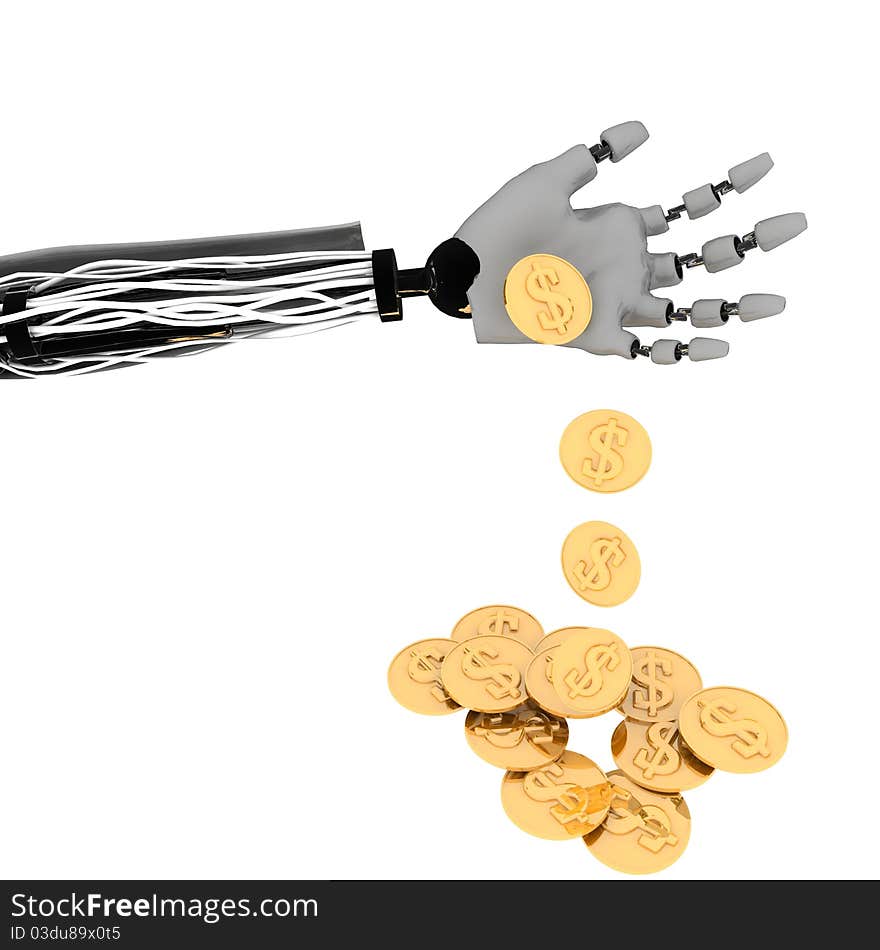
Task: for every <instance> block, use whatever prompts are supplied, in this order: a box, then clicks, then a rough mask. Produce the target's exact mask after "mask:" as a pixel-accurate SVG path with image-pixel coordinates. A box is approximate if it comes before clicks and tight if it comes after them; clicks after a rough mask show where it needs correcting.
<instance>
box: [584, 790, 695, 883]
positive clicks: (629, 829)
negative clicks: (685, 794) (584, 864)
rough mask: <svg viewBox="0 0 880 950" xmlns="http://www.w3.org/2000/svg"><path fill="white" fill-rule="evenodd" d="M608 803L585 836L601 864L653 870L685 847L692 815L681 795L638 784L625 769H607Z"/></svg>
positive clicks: (631, 870)
mask: <svg viewBox="0 0 880 950" xmlns="http://www.w3.org/2000/svg"><path fill="white" fill-rule="evenodd" d="M608 778H609V780H610V781H611V783H612V784H611V808H610V810H609V812H608V817H607V818H606V819H605V821H604V822H603V823H602V826H601V827H600V828H599V829H597V830H596V831H594V832H592V833H591V834H588V835H585V836H584V842H585V843H586V845H587V847H588V848H589V849H590V851H592V853H593V854H594V855H595V857H597V858H598V859H599V860H600V861H601V862H602V863H603V864H607V865H608V867H610V868H614V870H615V871H624V872H625V873H627V874H653V873H654V872H655V871H662V870H663V868H668V867H669V865H670V864H673V863H674V862H675V861H677V860H678V859H679V858H680V857H681V855H682V853H683V852H684V849H685V848H686V847H687V843H688V838H689V837H690V833H691V815H690V812H689V811H688V807H687V805H686V804H685V801H684V799H683V798H682V797H681V796H680V795H661V794H659V793H657V792H650V791H648V790H647V789H644V788H640V787H639V786H638V785H636V784H635V782H633V781H632V779H629V778H627V777H626V776H625V775H624V774H623V772H618V771H614V772H609V773H608Z"/></svg>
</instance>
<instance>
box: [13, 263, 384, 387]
mask: <svg viewBox="0 0 880 950" xmlns="http://www.w3.org/2000/svg"><path fill="white" fill-rule="evenodd" d="M25 287H26V288H28V296H27V301H26V306H25V307H24V309H23V310H21V312H15V313H7V312H6V308H4V313H3V315H2V316H0V375H15V376H23V377H34V376H42V375H46V374H71V375H72V374H81V373H91V372H96V371H99V370H105V369H111V368H114V367H118V366H124V365H131V364H133V363H141V362H144V361H146V360H150V359H155V358H158V357H164V356H179V355H187V354H190V353H193V352H200V351H201V350H203V349H205V348H207V347H212V346H218V345H221V344H223V343H230V342H237V341H239V340H243V339H248V338H253V337H265V336H269V335H272V336H299V335H302V334H306V333H315V332H317V331H319V330H327V329H330V328H331V327H336V326H343V325H345V324H348V323H352V322H354V321H356V320H360V319H362V318H363V317H370V316H378V311H377V306H376V294H375V290H374V286H373V272H372V266H371V262H370V255H369V253H367V252H363V251H305V252H299V253H287V254H270V255H255V256H224V257H199V258H191V259H185V260H175V261H145V260H103V261H94V262H91V263H88V264H84V265H82V266H80V267H76V268H73V269H71V270H68V271H65V272H64V273H51V272H29V273H16V274H10V275H8V276H6V277H2V278H0V294H4V295H5V294H6V293H8V292H9V291H12V290H21V289H22V288H25ZM22 321H25V322H26V326H27V330H28V333H29V335H30V341H31V344H32V348H33V350H34V354H35V355H33V356H31V357H27V358H23V357H21V356H16V354H15V348H14V347H13V346H11V344H10V339H9V338H8V337H7V328H10V325H11V324H20V323H22ZM11 335H12V334H11V333H10V334H9V336H11ZM4 370H5V371H6V372H5V373H4V372H3V371H4Z"/></svg>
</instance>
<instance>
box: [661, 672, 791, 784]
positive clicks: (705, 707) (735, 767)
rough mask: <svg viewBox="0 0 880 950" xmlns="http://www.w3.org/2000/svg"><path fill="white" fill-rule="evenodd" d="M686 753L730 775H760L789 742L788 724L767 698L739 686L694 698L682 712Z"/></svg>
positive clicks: (713, 689)
mask: <svg viewBox="0 0 880 950" xmlns="http://www.w3.org/2000/svg"><path fill="white" fill-rule="evenodd" d="M678 729H679V732H680V733H681V738H682V742H683V749H687V750H689V751H690V752H692V753H693V754H694V755H695V756H696V757H697V758H698V759H700V760H702V761H703V762H706V763H708V764H709V765H713V766H714V767H715V768H716V769H723V770H724V771H726V772H761V771H763V770H764V769H768V768H770V766H771V765H773V764H774V763H776V762H778V761H779V760H780V759H781V758H782V755H783V753H784V752H785V747H786V745H787V744H788V729H787V728H786V725H785V720H784V719H783V718H782V716H781V715H780V714H779V711H778V710H777V709H776V708H774V706H773V705H772V704H771V703H768V702H767V700H766V699H764V698H763V697H761V696H758V695H757V694H756V693H752V692H749V690H747V689H740V688H738V687H736V686H711V687H709V688H708V689H702V690H700V691H699V692H698V693H694V694H693V695H692V696H689V697H688V699H687V700H686V701H685V702H684V704H683V705H682V707H681V709H680V710H679V713H678Z"/></svg>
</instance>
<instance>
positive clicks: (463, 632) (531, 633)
mask: <svg viewBox="0 0 880 950" xmlns="http://www.w3.org/2000/svg"><path fill="white" fill-rule="evenodd" d="M451 636H452V639H453V640H458V641H459V642H461V641H462V640H469V639H472V638H473V637H513V639H514V640H519V642H520V643H523V644H525V645H526V646H527V647H528V648H529V649H530V650H531V649H533V648H534V647H535V646H537V644H538V643H539V642H540V640H541V638H542V637H543V636H544V628H543V627H542V626H541V624H540V623H538V621H537V620H536V619H535V618H534V617H533V616H532V615H531V614H530V613H529V612H528V611H527V610H523V609H522V607H512V606H511V605H510V604H493V605H491V606H488V607H478V608H477V609H476V610H471V611H470V612H469V613H466V614H465V615H464V616H463V617H462V618H461V620H459V621H458V623H456V625H455V626H454V627H453V628H452V634H451Z"/></svg>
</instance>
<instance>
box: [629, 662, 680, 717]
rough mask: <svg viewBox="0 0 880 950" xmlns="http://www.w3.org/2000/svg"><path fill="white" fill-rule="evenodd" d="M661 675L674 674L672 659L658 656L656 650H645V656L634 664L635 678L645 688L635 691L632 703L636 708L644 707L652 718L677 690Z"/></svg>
mask: <svg viewBox="0 0 880 950" xmlns="http://www.w3.org/2000/svg"><path fill="white" fill-rule="evenodd" d="M661 675H662V676H665V677H667V678H668V677H670V676H672V660H671V659H670V658H669V657H665V656H664V657H658V655H657V651H656V650H647V651H645V654H644V656H642V657H641V658H640V660H638V661H637V662H635V663H634V664H633V679H634V680H635V681H636V682H637V683H638V684H639V685H640V686H644V687H645V689H644V691H643V690H638V689H637V690H635V691H634V692H633V700H632V703H633V706H635V707H636V709H644V710H645V711H646V712H647V714H648V716H649V717H650V718H651V719H654V718H655V717H656V715H657V713H658V711H659V710H661V709H663V707H664V706H668V705H669V704H670V703H671V702H672V700H673V698H674V697H675V690H673V688H672V686H671V685H670V684H669V683H668V682H667V683H664V682H663V680H662V679H661V678H660V677H661Z"/></svg>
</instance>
